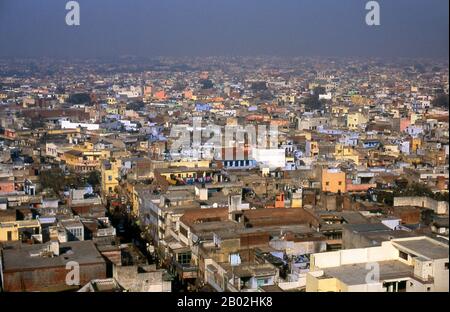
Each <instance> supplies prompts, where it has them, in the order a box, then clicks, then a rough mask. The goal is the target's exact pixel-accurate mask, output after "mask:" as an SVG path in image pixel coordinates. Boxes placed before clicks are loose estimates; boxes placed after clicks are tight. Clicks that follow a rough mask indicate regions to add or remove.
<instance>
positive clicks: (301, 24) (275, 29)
mask: <svg viewBox="0 0 450 312" xmlns="http://www.w3.org/2000/svg"><path fill="white" fill-rule="evenodd" d="M66 2H67V1H66V0H39V1H37V0H0V56H4V57H5V56H6V57H14V56H16V57H62V58H65V57H80V58H84V57H107V56H108V57H110V56H120V55H136V56H206V55H214V56H216V55H217V56H223V55H237V56H252V55H277V56H378V57H426V58H448V54H449V50H448V45H449V43H448V38H449V33H448V29H449V16H448V14H449V13H448V12H449V1H448V0H380V1H378V2H379V3H380V6H381V26H378V27H369V26H367V25H366V24H365V15H366V12H367V11H366V10H365V4H366V2H367V1H365V0H364V1H363V0H79V1H78V2H79V4H80V7H81V25H80V26H72V27H70V26H67V25H66V24H65V16H66V13H67V11H66V10H65V5H66Z"/></svg>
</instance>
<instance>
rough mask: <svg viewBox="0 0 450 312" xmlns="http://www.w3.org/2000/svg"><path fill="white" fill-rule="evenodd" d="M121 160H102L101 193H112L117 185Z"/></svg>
mask: <svg viewBox="0 0 450 312" xmlns="http://www.w3.org/2000/svg"><path fill="white" fill-rule="evenodd" d="M121 166H122V162H121V161H120V160H119V159H117V160H105V161H103V162H102V165H101V168H100V173H101V191H102V195H107V194H112V193H114V192H115V190H116V187H117V186H118V185H119V169H120V167H121Z"/></svg>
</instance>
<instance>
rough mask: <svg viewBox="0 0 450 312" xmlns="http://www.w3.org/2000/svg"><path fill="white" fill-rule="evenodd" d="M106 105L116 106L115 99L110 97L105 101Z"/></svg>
mask: <svg viewBox="0 0 450 312" xmlns="http://www.w3.org/2000/svg"><path fill="white" fill-rule="evenodd" d="M106 103H107V104H108V105H114V104H117V100H116V98H113V97H110V98H107V99H106Z"/></svg>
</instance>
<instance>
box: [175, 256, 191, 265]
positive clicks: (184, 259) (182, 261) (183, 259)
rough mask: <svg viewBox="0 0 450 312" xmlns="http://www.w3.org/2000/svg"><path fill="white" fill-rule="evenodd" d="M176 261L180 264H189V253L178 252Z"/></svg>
mask: <svg viewBox="0 0 450 312" xmlns="http://www.w3.org/2000/svg"><path fill="white" fill-rule="evenodd" d="M177 258H178V263H180V264H190V263H191V253H180V254H178V257H177Z"/></svg>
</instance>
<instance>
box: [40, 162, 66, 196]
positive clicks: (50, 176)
mask: <svg viewBox="0 0 450 312" xmlns="http://www.w3.org/2000/svg"><path fill="white" fill-rule="evenodd" d="M39 181H40V182H41V186H42V188H43V189H51V190H52V191H53V193H54V194H55V195H57V194H59V192H61V191H62V190H63V189H64V186H65V175H64V172H63V171H62V170H61V169H60V168H52V169H49V170H44V171H41V173H40V174H39Z"/></svg>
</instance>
